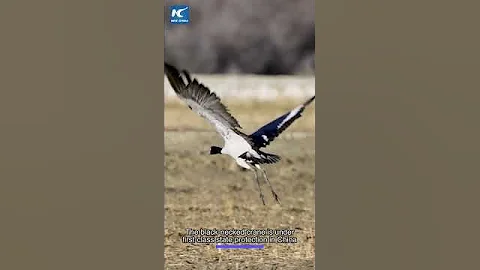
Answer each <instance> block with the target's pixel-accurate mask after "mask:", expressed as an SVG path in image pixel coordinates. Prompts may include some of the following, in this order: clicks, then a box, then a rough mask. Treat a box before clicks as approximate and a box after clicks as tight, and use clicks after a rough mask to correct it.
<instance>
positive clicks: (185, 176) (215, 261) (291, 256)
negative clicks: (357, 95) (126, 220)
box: [165, 101, 315, 269]
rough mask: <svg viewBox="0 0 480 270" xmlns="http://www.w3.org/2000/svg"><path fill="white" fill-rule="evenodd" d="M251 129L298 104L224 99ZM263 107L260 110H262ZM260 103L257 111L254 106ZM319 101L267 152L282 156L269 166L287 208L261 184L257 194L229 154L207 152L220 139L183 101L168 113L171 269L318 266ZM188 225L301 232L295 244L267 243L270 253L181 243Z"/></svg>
mask: <svg viewBox="0 0 480 270" xmlns="http://www.w3.org/2000/svg"><path fill="white" fill-rule="evenodd" d="M225 103H226V104H227V106H228V107H229V108H230V110H231V112H232V114H233V115H234V116H235V117H236V118H237V119H238V120H239V122H240V124H241V125H242V126H243V127H244V131H245V132H246V133H250V132H252V131H254V130H255V128H258V127H260V126H261V125H262V124H264V123H266V122H268V121H269V120H272V119H273V118H274V117H275V116H279V115H281V114H283V113H285V112H286V111H287V110H289V109H291V108H293V107H295V106H296V105H298V101H291V102H287V101H284V102H278V103H258V102H248V103H247V102H242V103H238V102H229V101H226V102H225ZM259 106H260V107H261V109H260V110H258V111H257V109H258V108H260V107H259ZM254 108H255V111H254V110H253V109H254ZM314 109H315V104H314V103H313V104H312V106H310V107H309V108H307V109H306V110H305V112H304V116H303V117H302V118H300V119H299V120H297V122H295V123H294V124H293V125H292V126H291V127H290V128H289V129H288V130H287V132H286V133H285V134H282V135H281V136H280V137H279V138H277V139H276V140H275V141H274V142H273V143H272V144H271V145H270V146H269V147H268V148H267V149H266V150H265V151H267V152H271V153H275V154H278V155H280V156H281V157H282V160H281V161H280V162H279V163H277V164H274V165H270V166H265V167H264V168H265V169H266V171H267V173H268V175H269V179H270V181H271V182H272V184H273V186H274V188H275V190H276V192H277V193H278V195H279V197H280V201H281V203H282V205H278V204H276V203H275V202H274V200H273V198H272V195H271V193H270V190H269V187H268V185H267V184H266V183H263V184H262V190H263V192H264V194H265V200H266V204H267V205H266V206H263V205H262V203H261V200H260V198H259V194H258V190H257V187H256V184H255V182H254V180H253V172H249V171H242V170H240V169H239V168H238V167H237V166H236V164H235V163H234V162H233V161H232V160H231V159H230V158H229V157H226V156H209V155H208V150H209V148H210V146H211V145H218V146H222V145H223V143H222V140H221V138H220V136H219V135H218V134H216V133H215V132H214V131H213V128H211V127H210V126H209V125H208V124H207V123H206V122H205V121H204V120H203V119H201V118H200V117H198V116H197V115H196V114H194V113H193V112H191V111H190V110H189V109H188V108H186V107H185V105H183V104H181V103H175V102H172V103H167V104H166V111H165V127H166V129H167V130H170V131H167V132H166V133H165V147H166V149H165V151H166V153H165V155H166V157H165V174H166V180H165V189H166V194H165V195H166V199H165V211H166V217H165V259H166V265H165V266H166V269H314V256H315V244H314V243H315V229H314V225H315V221H314V220H315V216H314V213H315V208H314V202H315V197H314V196H315V195H314V194H315V192H314V189H315V133H314V130H315V125H314ZM187 228H194V229H200V228H210V229H213V228H217V229H232V228H235V229H242V228H248V229H264V228H271V229H279V228H288V229H295V235H294V236H295V237H297V239H298V243H296V244H266V247H265V249H264V250H217V249H216V248H215V246H214V245H212V244H183V243H182V242H181V237H182V236H184V235H186V229H187Z"/></svg>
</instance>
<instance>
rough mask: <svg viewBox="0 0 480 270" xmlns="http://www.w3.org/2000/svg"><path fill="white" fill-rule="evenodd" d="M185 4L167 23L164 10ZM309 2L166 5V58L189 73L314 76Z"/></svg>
mask: <svg viewBox="0 0 480 270" xmlns="http://www.w3.org/2000/svg"><path fill="white" fill-rule="evenodd" d="M175 4H185V5H189V6H190V23H189V24H171V23H170V22H169V17H170V14H169V13H170V12H169V6H171V5H175ZM314 15H315V9H314V0H295V1H292V0H262V1H258V0H241V1H235V0H233V1H232V0H202V1H199V0H197V1H193V0H184V1H168V0H167V1H165V28H166V29H165V43H166V44H165V60H166V61H168V62H169V63H171V64H174V65H181V66H182V67H183V68H186V69H189V70H191V71H192V72H194V73H249V74H263V75H278V74H285V75H286V74H289V75H292V74H313V72H314V69H315V61H314V58H315V16H314Z"/></svg>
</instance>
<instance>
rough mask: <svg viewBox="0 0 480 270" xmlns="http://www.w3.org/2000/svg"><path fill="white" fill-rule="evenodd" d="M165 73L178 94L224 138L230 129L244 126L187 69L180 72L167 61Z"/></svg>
mask: <svg viewBox="0 0 480 270" xmlns="http://www.w3.org/2000/svg"><path fill="white" fill-rule="evenodd" d="M165 74H166V75H167V78H168V81H169V82H170V85H171V86H172V88H173V90H174V91H175V93H176V94H177V96H178V97H180V99H182V100H183V101H184V102H185V103H186V104H187V105H188V107H189V108H190V109H191V110H192V111H194V112H196V113H197V114H198V115H200V116H202V117H203V118H205V119H206V120H208V121H209V122H210V123H211V124H212V125H213V126H214V127H215V129H216V130H217V131H218V132H219V133H220V135H222V136H223V137H224V138H225V136H227V134H228V133H229V132H230V130H234V131H236V128H242V127H241V126H240V124H239V123H238V121H237V120H236V119H235V118H234V117H233V116H232V115H231V114H230V113H229V111H228V109H227V107H225V105H223V104H222V102H221V100H220V98H219V97H218V96H217V95H215V93H213V92H211V91H210V90H209V89H208V88H207V87H206V86H204V85H203V84H201V83H199V82H198V81H197V79H194V80H192V79H191V78H190V74H189V73H188V72H187V71H185V70H182V73H180V72H179V71H178V70H177V69H176V68H175V67H174V66H172V65H169V64H167V63H165Z"/></svg>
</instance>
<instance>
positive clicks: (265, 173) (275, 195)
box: [255, 164, 280, 204]
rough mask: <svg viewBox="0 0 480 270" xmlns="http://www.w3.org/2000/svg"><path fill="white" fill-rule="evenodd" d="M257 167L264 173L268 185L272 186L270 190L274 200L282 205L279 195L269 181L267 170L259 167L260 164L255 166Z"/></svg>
mask: <svg viewBox="0 0 480 270" xmlns="http://www.w3.org/2000/svg"><path fill="white" fill-rule="evenodd" d="M255 167H257V168H258V169H259V170H261V171H262V173H263V176H264V177H265V180H267V183H268V185H269V186H270V190H271V191H272V195H273V198H275V201H277V203H278V204H280V200H279V199H278V195H277V193H276V192H275V190H273V186H272V184H271V183H270V180H268V176H267V172H265V170H264V169H262V167H260V165H258V164H255Z"/></svg>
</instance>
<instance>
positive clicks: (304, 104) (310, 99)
mask: <svg viewBox="0 0 480 270" xmlns="http://www.w3.org/2000/svg"><path fill="white" fill-rule="evenodd" d="M313 100H315V96H313V97H311V98H309V99H308V100H307V101H305V103H303V106H307V105H308V104H310V103H312V101H313Z"/></svg>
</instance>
